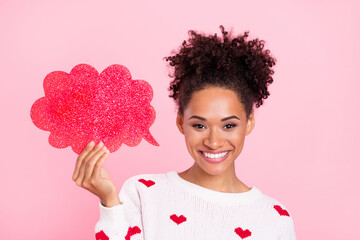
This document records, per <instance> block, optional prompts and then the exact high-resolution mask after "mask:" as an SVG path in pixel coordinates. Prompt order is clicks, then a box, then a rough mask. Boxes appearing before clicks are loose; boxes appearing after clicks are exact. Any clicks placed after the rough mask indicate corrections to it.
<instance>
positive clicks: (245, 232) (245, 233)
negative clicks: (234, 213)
mask: <svg viewBox="0 0 360 240" xmlns="http://www.w3.org/2000/svg"><path fill="white" fill-rule="evenodd" d="M235 233H236V234H237V235H239V237H241V239H244V238H247V237H250V236H251V232H250V230H249V229H245V230H243V229H242V228H241V227H238V228H235Z"/></svg>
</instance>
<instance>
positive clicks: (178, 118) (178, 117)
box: [176, 112, 184, 134]
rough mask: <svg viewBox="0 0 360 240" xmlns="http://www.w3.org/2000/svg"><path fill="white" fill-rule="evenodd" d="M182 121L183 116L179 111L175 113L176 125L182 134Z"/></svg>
mask: <svg viewBox="0 0 360 240" xmlns="http://www.w3.org/2000/svg"><path fill="white" fill-rule="evenodd" d="M183 125H184V121H183V117H182V116H181V114H180V112H178V113H177V117H176V126H177V127H178V129H179V131H180V132H181V133H182V134H184V127H183Z"/></svg>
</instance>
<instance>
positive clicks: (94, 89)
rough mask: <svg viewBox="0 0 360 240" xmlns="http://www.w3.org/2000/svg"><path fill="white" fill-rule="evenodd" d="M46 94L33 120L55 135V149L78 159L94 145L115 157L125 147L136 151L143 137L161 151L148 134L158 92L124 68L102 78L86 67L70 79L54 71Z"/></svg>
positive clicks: (75, 70)
mask: <svg viewBox="0 0 360 240" xmlns="http://www.w3.org/2000/svg"><path fill="white" fill-rule="evenodd" d="M44 92H45V97H42V98H39V99H38V100H36V101H35V102H34V104H33V105H32V107H31V110H30V116H31V119H32V121H33V123H34V124H35V126H37V127H38V128H40V129H42V130H45V131H49V132H50V136H49V143H50V145H51V146H53V147H56V148H66V147H68V146H71V147H72V150H73V151H74V152H75V153H77V154H79V153H81V151H82V150H83V149H84V148H85V146H86V145H87V144H88V143H89V142H90V141H92V140H94V141H95V142H99V141H102V142H103V143H104V144H105V146H106V147H107V148H108V149H109V150H110V152H115V151H116V150H118V149H119V148H120V146H121V144H122V143H124V144H126V145H127V146H130V147H134V146H137V145H138V144H139V143H140V142H141V139H142V138H144V139H145V140H146V141H148V142H149V143H151V144H153V145H155V146H159V144H158V143H157V142H156V140H155V139H154V137H153V136H152V135H151V133H150V130H149V128H150V126H151V125H152V124H153V123H154V121H155V116H156V113H155V109H154V108H153V107H152V106H151V105H150V102H151V100H152V97H153V90H152V88H151V86H150V84H149V83H148V82H146V81H144V80H132V79H131V74H130V71H129V70H128V69H127V68H126V67H124V66H122V65H118V64H114V65H111V66H109V67H107V68H106V69H104V71H102V72H101V73H100V74H99V73H98V72H97V71H96V69H95V68H93V67H92V66H90V65H87V64H79V65H77V66H75V67H74V68H73V69H72V70H71V72H70V73H69V74H68V73H66V72H63V71H55V72H51V73H49V74H48V75H47V76H46V77H45V79H44Z"/></svg>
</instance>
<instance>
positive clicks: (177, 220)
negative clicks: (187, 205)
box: [170, 214, 186, 225]
mask: <svg viewBox="0 0 360 240" xmlns="http://www.w3.org/2000/svg"><path fill="white" fill-rule="evenodd" d="M170 219H171V220H173V221H174V222H175V223H176V224H177V225H179V224H180V223H183V222H185V221H186V217H184V215H180V216H176V214H173V215H171V216H170Z"/></svg>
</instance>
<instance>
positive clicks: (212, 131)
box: [176, 87, 255, 175]
mask: <svg viewBox="0 0 360 240" xmlns="http://www.w3.org/2000/svg"><path fill="white" fill-rule="evenodd" d="M176 122H177V126H178V128H179V130H180V132H181V133H183V134H184V136H185V142H186V147H187V149H188V151H189V153H190V155H191V156H192V158H193V159H194V160H195V163H194V167H196V168H198V170H200V171H204V172H206V173H207V174H210V175H221V174H226V173H227V172H229V171H234V168H235V167H234V161H235V159H236V158H237V157H238V156H239V154H240V153H241V150H242V148H243V146H244V140H245V136H246V135H248V134H249V133H250V132H251V130H252V129H253V127H254V125H255V119H254V116H253V113H251V115H250V116H249V118H248V119H247V118H246V113H245V109H244V106H243V104H242V103H241V102H240V101H239V99H238V97H237V95H236V93H235V92H233V91H232V90H228V89H223V88H219V87H209V88H206V89H203V90H199V91H196V92H194V93H193V95H192V97H191V99H190V101H189V103H188V105H187V106H186V108H185V109H184V115H183V116H181V115H180V114H178V116H177V121H176Z"/></svg>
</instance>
